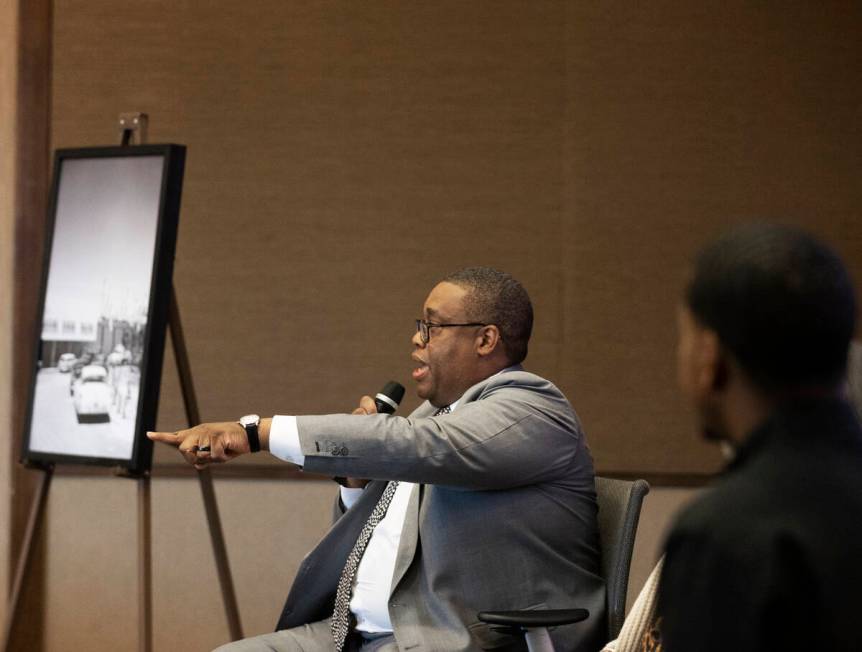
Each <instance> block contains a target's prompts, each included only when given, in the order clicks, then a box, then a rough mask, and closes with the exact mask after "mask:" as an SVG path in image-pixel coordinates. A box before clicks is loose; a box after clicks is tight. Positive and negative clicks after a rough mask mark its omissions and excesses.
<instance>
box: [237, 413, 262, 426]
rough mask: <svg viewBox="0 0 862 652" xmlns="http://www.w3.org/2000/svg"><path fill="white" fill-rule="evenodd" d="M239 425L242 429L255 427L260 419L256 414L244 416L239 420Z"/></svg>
mask: <svg viewBox="0 0 862 652" xmlns="http://www.w3.org/2000/svg"><path fill="white" fill-rule="evenodd" d="M239 423H240V425H241V426H242V427H244V428H248V427H249V426H256V425H258V424H259V423H260V417H259V416H258V415H256V414H246V415H245V416H244V417H242V418H240V420H239Z"/></svg>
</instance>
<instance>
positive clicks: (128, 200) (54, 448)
mask: <svg viewBox="0 0 862 652" xmlns="http://www.w3.org/2000/svg"><path fill="white" fill-rule="evenodd" d="M184 162H185V147H183V146H181V145H143V146H134V147H104V148H86V149H62V150H58V151H57V152H56V155H55V160H54V177H53V184H52V189H51V202H50V209H49V216H48V228H47V234H48V236H47V237H48V241H47V244H46V254H45V268H44V273H43V283H42V302H41V309H42V312H41V319H40V328H39V332H38V333H36V334H34V335H35V338H36V339H37V341H38V344H37V350H36V369H35V374H34V383H33V389H32V392H31V394H30V396H31V399H30V406H29V413H28V419H27V422H26V430H25V433H24V445H23V451H22V455H21V457H22V461H23V462H24V463H25V464H35V465H45V464H55V463H72V464H96V465H106V466H120V467H123V468H124V469H126V470H128V471H129V472H131V473H142V472H145V471H147V470H148V469H149V468H150V465H151V460H152V443H151V442H150V441H149V440H148V439H147V438H146V436H145V433H146V431H147V430H152V429H154V428H155V418H156V412H157V408H158V393H159V386H160V381H161V368H162V357H163V352H164V342H165V330H166V324H167V315H168V306H169V302H170V296H171V274H172V271H173V261H174V251H175V247H176V237H177V224H178V217H179V205H180V194H181V187H182V176H183V168H184Z"/></svg>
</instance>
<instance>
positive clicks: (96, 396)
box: [72, 365, 114, 423]
mask: <svg viewBox="0 0 862 652" xmlns="http://www.w3.org/2000/svg"><path fill="white" fill-rule="evenodd" d="M107 379H108V371H107V369H105V368H104V367H103V366H101V365H87V366H86V367H83V368H82V369H81V376H80V377H79V378H77V379H76V380H75V381H74V383H72V403H73V404H74V406H75V414H76V415H77V416H78V423H83V422H85V421H110V420H111V415H110V414H109V410H110V407H111V402H112V400H113V398H114V389H113V388H112V387H111V386H110V385H109V384H108V381H107Z"/></svg>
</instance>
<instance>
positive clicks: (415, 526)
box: [390, 484, 425, 595]
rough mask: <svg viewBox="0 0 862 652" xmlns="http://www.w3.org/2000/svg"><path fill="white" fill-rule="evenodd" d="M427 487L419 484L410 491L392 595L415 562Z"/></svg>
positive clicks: (396, 561) (393, 578) (396, 559)
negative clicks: (424, 492)
mask: <svg viewBox="0 0 862 652" xmlns="http://www.w3.org/2000/svg"><path fill="white" fill-rule="evenodd" d="M424 489H425V487H424V486H423V485H421V484H417V485H415V486H414V487H413V491H411V492H410V500H409V501H408V503H407V513H406V514H405V515H404V526H403V527H402V528H401V540H400V541H399V543H398V555H397V556H396V557H395V570H394V572H393V573H392V587H391V589H390V595H392V592H394V591H395V587H396V586H398V583H399V582H400V581H401V578H402V577H404V573H406V572H407V569H408V568H409V567H410V564H411V563H413V557H414V556H415V555H416V544H417V542H418V541H419V504H420V503H421V502H422V492H423V491H424Z"/></svg>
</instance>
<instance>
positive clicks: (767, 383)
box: [658, 224, 862, 652]
mask: <svg viewBox="0 0 862 652" xmlns="http://www.w3.org/2000/svg"><path fill="white" fill-rule="evenodd" d="M685 304H686V305H685V306H684V307H683V308H682V309H681V311H680V340H679V350H678V363H679V379H680V384H681V385H682V387H683V389H684V390H685V391H686V393H687V394H689V396H690V397H691V399H692V400H693V402H694V404H695V406H696V408H697V412H698V416H699V420H700V425H701V427H702V430H703V433H704V435H705V436H706V437H708V438H710V439H713V440H718V441H720V442H722V443H723V445H724V446H725V447H726V449H727V450H728V451H730V452H731V454H732V461H731V462H730V464H729V466H728V468H727V469H726V471H725V473H724V475H723V477H722V478H721V481H720V482H719V483H718V485H717V486H716V487H715V488H714V489H712V490H710V491H708V492H707V493H705V494H704V496H703V497H701V498H700V499H699V500H697V501H696V502H695V503H694V504H693V505H692V506H690V507H689V508H688V509H687V510H686V511H685V512H684V513H683V514H682V516H681V517H680V518H679V520H678V522H677V523H676V525H675V527H674V528H673V531H672V533H671V535H670V538H669V540H668V542H667V546H666V560H665V566H664V570H663V573H662V576H661V581H660V584H659V604H658V616H659V619H660V621H659V622H660V629H661V632H662V642H663V646H664V651H665V652H695V651H704V650H716V651H718V650H721V651H722V652H728V651H730V650H732V651H733V652H745V651H748V650H751V651H755V650H756V651H757V652H764V651H765V650H782V651H787V650H829V652H839V651H842V652H850V651H854V652H858V651H859V650H862V628H860V627H859V624H858V617H859V599H858V595H859V591H860V587H862V431H860V427H859V424H858V422H857V417H856V415H855V413H854V410H853V408H852V407H851V406H850V405H849V403H848V402H847V400H846V398H845V382H844V377H845V372H846V364H847V350H848V346H849V343H850V338H851V336H852V334H853V331H854V325H855V303H854V292H853V288H852V286H851V283H850V280H849V278H848V275H847V272H846V270H845V269H844V266H843V265H842V263H841V261H840V260H839V259H838V257H837V256H836V255H835V254H834V253H833V252H832V251H830V250H829V249H828V248H827V247H825V246H824V245H823V244H821V243H820V242H818V241H817V240H815V239H814V238H813V237H811V236H810V235H808V234H806V233H804V232H801V231H798V230H795V229H791V228H786V227H779V226H774V225H764V224H760V225H751V226H747V227H743V228H739V229H736V230H734V231H732V232H730V233H729V234H728V235H726V236H725V237H723V238H721V239H720V240H718V241H716V242H715V243H713V244H712V245H711V246H709V247H707V248H706V249H705V250H704V251H703V252H702V254H701V255H700V257H699V258H698V260H697V263H696V266H695V270H694V277H693V280H692V282H691V284H690V286H689V288H688V292H687V295H686V302H685Z"/></svg>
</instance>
